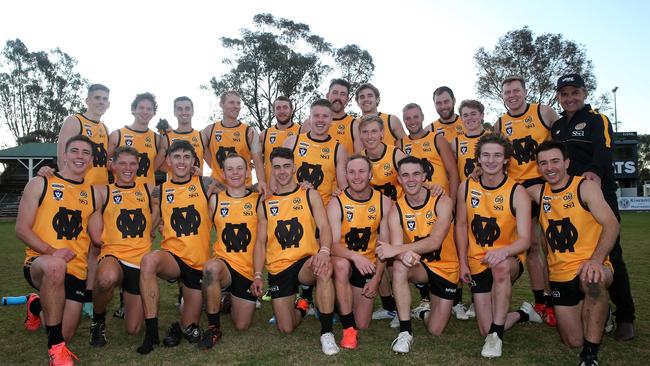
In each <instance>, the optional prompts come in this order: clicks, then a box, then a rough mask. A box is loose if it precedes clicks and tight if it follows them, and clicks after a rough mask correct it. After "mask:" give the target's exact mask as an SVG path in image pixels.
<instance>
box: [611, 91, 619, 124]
mask: <svg viewBox="0 0 650 366" xmlns="http://www.w3.org/2000/svg"><path fill="white" fill-rule="evenodd" d="M617 90H618V86H615V87H614V89H612V93H614V126H615V127H616V132H618V115H617V113H616V112H617V111H616V91H617Z"/></svg>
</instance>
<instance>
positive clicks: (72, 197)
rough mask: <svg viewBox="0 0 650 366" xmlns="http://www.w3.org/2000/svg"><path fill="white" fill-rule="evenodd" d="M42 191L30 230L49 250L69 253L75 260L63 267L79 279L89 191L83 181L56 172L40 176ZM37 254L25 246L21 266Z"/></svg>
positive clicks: (91, 206) (83, 270)
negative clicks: (60, 250) (73, 255)
mask: <svg viewBox="0 0 650 366" xmlns="http://www.w3.org/2000/svg"><path fill="white" fill-rule="evenodd" d="M43 180H44V182H43V183H44V185H43V192H42V193H41V197H40V199H39V201H38V209H37V211H36V214H35V216H34V223H33V224H32V231H33V232H34V233H35V234H36V235H37V236H38V237H39V238H40V239H41V240H43V241H44V242H46V243H48V244H49V245H50V246H51V247H52V248H55V249H63V248H68V249H70V250H72V251H73V252H74V253H75V254H76V257H74V258H72V260H70V262H68V264H67V266H66V273H69V274H71V275H73V276H75V277H77V278H78V279H80V280H85V279H86V274H87V271H88V248H89V247H90V236H89V235H88V218H89V217H90V215H91V214H92V213H93V212H94V211H95V201H94V195H93V188H92V185H90V183H88V182H86V181H81V182H75V181H72V180H69V179H66V178H63V177H62V176H60V175H59V174H58V173H54V175H53V176H52V177H49V178H45V177H43ZM39 255H41V254H40V253H38V252H36V251H34V250H32V249H31V248H29V247H27V248H26V250H25V264H27V262H28V260H29V259H30V258H32V257H38V256H39Z"/></svg>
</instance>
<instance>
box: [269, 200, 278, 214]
mask: <svg viewBox="0 0 650 366" xmlns="http://www.w3.org/2000/svg"><path fill="white" fill-rule="evenodd" d="M279 203H280V201H278V200H273V201H269V211H270V212H271V215H273V216H277V215H278V213H279V212H280V208H279V207H278V204H279Z"/></svg>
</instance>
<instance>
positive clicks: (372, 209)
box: [368, 205, 377, 214]
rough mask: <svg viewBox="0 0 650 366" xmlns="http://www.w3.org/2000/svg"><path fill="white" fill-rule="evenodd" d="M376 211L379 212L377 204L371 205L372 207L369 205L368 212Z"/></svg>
mask: <svg viewBox="0 0 650 366" xmlns="http://www.w3.org/2000/svg"><path fill="white" fill-rule="evenodd" d="M375 212H377V208H376V207H375V205H370V207H368V213H371V214H373V213H375Z"/></svg>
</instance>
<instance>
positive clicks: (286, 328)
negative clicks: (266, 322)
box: [278, 323, 295, 334]
mask: <svg viewBox="0 0 650 366" xmlns="http://www.w3.org/2000/svg"><path fill="white" fill-rule="evenodd" d="M294 329H295V327H293V326H291V325H289V324H279V323H278V330H279V331H280V333H282V334H291V333H293V330H294Z"/></svg>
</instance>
